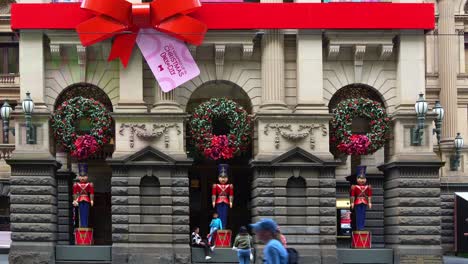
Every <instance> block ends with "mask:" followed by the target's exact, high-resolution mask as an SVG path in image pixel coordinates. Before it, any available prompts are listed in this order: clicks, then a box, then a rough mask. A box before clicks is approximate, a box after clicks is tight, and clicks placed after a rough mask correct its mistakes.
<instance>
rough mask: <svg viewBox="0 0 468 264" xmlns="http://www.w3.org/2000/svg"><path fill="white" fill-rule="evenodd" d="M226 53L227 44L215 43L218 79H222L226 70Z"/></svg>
mask: <svg viewBox="0 0 468 264" xmlns="http://www.w3.org/2000/svg"><path fill="white" fill-rule="evenodd" d="M225 53H226V45H224V44H215V56H214V57H215V66H216V79H217V80H221V79H222V78H223V72H224V54H225Z"/></svg>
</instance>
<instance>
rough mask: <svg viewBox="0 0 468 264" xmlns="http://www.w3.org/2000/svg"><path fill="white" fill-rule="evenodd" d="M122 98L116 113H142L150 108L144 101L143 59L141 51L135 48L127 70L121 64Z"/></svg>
mask: <svg viewBox="0 0 468 264" xmlns="http://www.w3.org/2000/svg"><path fill="white" fill-rule="evenodd" d="M119 76H120V90H119V91H120V98H119V102H118V104H117V106H116V108H115V112H126V113H141V112H147V111H148V107H147V106H146V104H145V102H144V100H143V58H142V55H141V52H140V50H139V49H138V48H137V47H135V48H133V52H132V56H131V58H130V61H129V63H128V65H127V67H126V68H124V67H123V65H122V64H120V75H119Z"/></svg>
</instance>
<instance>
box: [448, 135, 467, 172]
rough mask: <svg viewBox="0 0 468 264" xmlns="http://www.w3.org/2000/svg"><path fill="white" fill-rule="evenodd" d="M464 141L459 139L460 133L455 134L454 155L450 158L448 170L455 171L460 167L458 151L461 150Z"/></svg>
mask: <svg viewBox="0 0 468 264" xmlns="http://www.w3.org/2000/svg"><path fill="white" fill-rule="evenodd" d="M463 144H464V140H463V138H462V137H461V135H460V133H457V136H456V137H455V140H454V141H453V145H454V147H455V155H452V156H451V157H450V170H452V171H456V170H458V167H460V159H461V155H460V150H461V149H462V148H463Z"/></svg>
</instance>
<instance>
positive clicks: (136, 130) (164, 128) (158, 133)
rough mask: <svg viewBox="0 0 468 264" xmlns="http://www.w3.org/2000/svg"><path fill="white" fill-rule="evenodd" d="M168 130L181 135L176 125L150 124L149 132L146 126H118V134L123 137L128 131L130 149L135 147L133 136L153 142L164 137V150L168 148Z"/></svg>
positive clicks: (124, 124)
mask: <svg viewBox="0 0 468 264" xmlns="http://www.w3.org/2000/svg"><path fill="white" fill-rule="evenodd" d="M170 128H174V129H176V130H177V135H180V133H182V132H181V129H180V127H179V125H178V124H176V123H164V124H152V128H151V129H150V130H149V129H148V128H147V127H146V124H127V123H123V124H121V125H120V130H119V134H120V135H121V136H123V135H124V131H125V130H126V129H129V130H130V134H129V142H130V148H133V147H134V146H135V136H137V137H138V138H140V139H142V140H155V139H158V138H160V137H162V136H164V145H165V147H166V148H169V142H170V137H169V133H168V132H169V129H170Z"/></svg>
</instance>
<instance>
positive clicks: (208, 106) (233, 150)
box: [189, 98, 252, 160]
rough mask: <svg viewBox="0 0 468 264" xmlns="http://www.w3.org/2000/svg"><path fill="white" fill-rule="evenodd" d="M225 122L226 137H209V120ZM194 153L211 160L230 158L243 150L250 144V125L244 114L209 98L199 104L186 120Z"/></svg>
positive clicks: (234, 105)
mask: <svg viewBox="0 0 468 264" xmlns="http://www.w3.org/2000/svg"><path fill="white" fill-rule="evenodd" d="M215 119H221V120H225V121H226V123H227V126H228V128H229V133H228V134H227V135H214V134H213V120H215ZM189 125H190V131H191V139H192V143H193V145H194V146H195V151H197V152H199V153H201V154H202V155H203V156H205V157H206V158H210V159H213V160H218V159H225V160H227V159H231V158H233V157H234V156H235V155H236V154H239V153H241V152H243V151H246V150H247V148H248V146H249V143H250V141H251V134H252V124H251V118H250V116H249V115H248V113H247V112H246V111H245V110H244V109H243V108H242V106H240V105H238V104H237V103H235V102H234V101H232V100H229V99H226V98H212V99H211V100H209V101H206V102H204V103H202V104H200V105H199V106H198V107H197V108H196V109H195V111H194V113H193V115H192V118H191V119H190V123H189Z"/></svg>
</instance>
